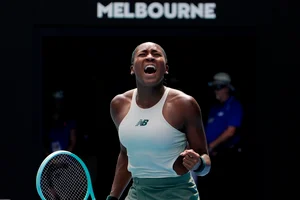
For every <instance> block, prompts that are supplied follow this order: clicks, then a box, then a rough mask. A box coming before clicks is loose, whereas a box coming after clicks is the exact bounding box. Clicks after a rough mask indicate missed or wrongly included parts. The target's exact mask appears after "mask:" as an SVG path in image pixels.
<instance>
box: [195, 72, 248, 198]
mask: <svg viewBox="0 0 300 200" xmlns="http://www.w3.org/2000/svg"><path fill="white" fill-rule="evenodd" d="M208 85H209V86H210V87H211V88H212V89H213V91H214V94H215V98H216V100H217V103H216V104H214V105H213V106H212V107H211V108H210V110H209V113H208V118H207V122H206V124H205V132H206V138H207V143H208V148H209V154H210V156H211V158H212V163H214V164H213V165H212V170H211V174H210V175H209V176H207V177H206V179H205V180H198V182H201V183H202V182H203V183H204V184H201V186H198V187H199V188H200V190H201V188H202V189H203V190H206V192H204V191H202V194H203V200H205V199H219V198H220V197H221V198H222V199H231V200H234V199H239V198H240V197H239V196H238V194H239V192H238V191H240V190H239V189H238V188H239V187H240V186H241V185H242V184H241V178H242V174H243V172H242V170H243V168H242V165H241V163H242V157H241V145H240V144H241V143H240V141H241V135H240V134H241V132H240V128H241V126H242V121H243V106H242V104H241V102H240V101H239V100H238V99H237V98H236V97H235V95H234V92H235V88H234V87H233V86H232V84H231V77H230V75H229V74H228V73H225V72H219V73H217V74H215V75H214V77H213V81H212V82H209V84H208Z"/></svg>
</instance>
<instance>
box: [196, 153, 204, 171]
mask: <svg viewBox="0 0 300 200" xmlns="http://www.w3.org/2000/svg"><path fill="white" fill-rule="evenodd" d="M205 165H206V163H205V160H204V159H203V158H202V157H201V156H200V159H199V162H198V163H197V164H196V165H195V167H194V168H193V171H194V172H201V171H202V170H203V169H204V168H205Z"/></svg>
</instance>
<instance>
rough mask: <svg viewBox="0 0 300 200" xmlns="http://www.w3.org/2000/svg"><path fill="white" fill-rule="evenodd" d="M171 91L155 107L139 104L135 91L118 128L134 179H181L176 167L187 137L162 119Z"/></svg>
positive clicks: (167, 89) (166, 90) (129, 169)
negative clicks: (177, 177) (175, 163)
mask: <svg viewBox="0 0 300 200" xmlns="http://www.w3.org/2000/svg"><path fill="white" fill-rule="evenodd" d="M169 90H170V88H168V87H166V89H165V92H164V94H163V96H162V98H161V99H160V100H159V102H158V103H156V104H155V105H154V106H152V107H150V108H147V109H144V108H140V107H139V106H138V105H137V104H136V95H137V89H134V91H133V95H132V101H131V106H130V109H129V111H128V113H127V115H126V116H125V117H124V119H123V120H122V121H121V123H120V125H119V138H120V142H121V143H122V145H123V146H125V147H126V149H127V155H128V171H130V172H131V174H132V177H138V178H163V177H176V176H178V175H177V174H176V172H175V171H174V170H173V164H174V162H175V160H176V159H177V158H178V156H179V155H180V153H181V152H183V151H184V149H185V147H186V143H187V139H186V135H185V134H184V133H183V132H180V131H179V130H177V129H176V128H174V127H172V126H171V125H170V124H169V123H168V122H167V121H166V120H165V118H164V116H163V113H162V111H163V106H164V103H165V101H166V98H167V96H168V92H169Z"/></svg>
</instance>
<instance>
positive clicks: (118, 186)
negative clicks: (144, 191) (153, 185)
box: [110, 152, 131, 199]
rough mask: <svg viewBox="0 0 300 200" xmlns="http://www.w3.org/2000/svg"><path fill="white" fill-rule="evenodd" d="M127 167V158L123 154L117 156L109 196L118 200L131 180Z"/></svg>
mask: <svg viewBox="0 0 300 200" xmlns="http://www.w3.org/2000/svg"><path fill="white" fill-rule="evenodd" d="M127 165H128V157H127V155H126V154H125V153H124V152H123V153H122V152H121V153H120V154H119V157H118V161H117V165H116V170H115V176H114V180H113V184H112V188H111V192H110V195H111V196H113V197H117V198H118V199H119V198H120V197H121V195H122V193H123V191H124V190H125V189H126V187H127V185H128V183H129V181H130V180H131V173H130V172H129V171H128V170H127Z"/></svg>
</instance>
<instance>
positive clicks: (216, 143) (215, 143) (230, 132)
mask: <svg viewBox="0 0 300 200" xmlns="http://www.w3.org/2000/svg"><path fill="white" fill-rule="evenodd" d="M234 133H235V128H228V129H226V130H225V131H224V132H223V133H222V134H221V135H220V136H219V137H218V138H217V139H215V140H214V141H213V142H211V143H210V144H209V148H210V149H213V148H215V147H217V146H219V145H220V144H222V143H224V142H226V141H227V140H228V139H229V138H231V137H232V136H233V135H234Z"/></svg>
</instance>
